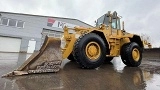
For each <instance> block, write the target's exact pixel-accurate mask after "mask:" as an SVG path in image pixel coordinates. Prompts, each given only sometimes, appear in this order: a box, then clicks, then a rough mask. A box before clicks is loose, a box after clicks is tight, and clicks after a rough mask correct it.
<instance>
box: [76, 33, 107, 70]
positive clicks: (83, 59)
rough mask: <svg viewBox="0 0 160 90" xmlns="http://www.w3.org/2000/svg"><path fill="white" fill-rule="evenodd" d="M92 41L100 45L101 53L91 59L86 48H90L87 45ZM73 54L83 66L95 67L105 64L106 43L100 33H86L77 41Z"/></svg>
mask: <svg viewBox="0 0 160 90" xmlns="http://www.w3.org/2000/svg"><path fill="white" fill-rule="evenodd" d="M91 42H94V43H96V45H97V46H98V47H99V49H98V50H99V54H98V57H97V58H95V59H91V58H90V57H89V56H88V51H87V52H86V49H88V48H87V46H88V45H89V44H90V43H91ZM94 43H93V44H94ZM96 53H97V52H96ZM73 55H74V57H75V59H76V61H77V63H78V64H79V65H80V67H81V68H87V69H94V68H97V67H99V66H100V65H102V64H103V62H104V60H105V58H106V45H105V43H104V41H103V39H102V38H101V37H100V36H99V35H97V34H95V33H89V34H84V35H82V36H80V37H79V39H78V40H77V41H76V43H75V45H74V50H73Z"/></svg>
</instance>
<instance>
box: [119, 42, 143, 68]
mask: <svg viewBox="0 0 160 90" xmlns="http://www.w3.org/2000/svg"><path fill="white" fill-rule="evenodd" d="M121 59H122V61H123V63H124V64H125V65H127V66H132V67H137V66H139V65H140V64H141V61H142V50H141V48H140V47H139V45H138V44H137V43H135V42H131V43H127V44H124V45H123V46H122V49H121Z"/></svg>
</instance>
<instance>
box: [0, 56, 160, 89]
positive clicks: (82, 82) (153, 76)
mask: <svg viewBox="0 0 160 90" xmlns="http://www.w3.org/2000/svg"><path fill="white" fill-rule="evenodd" d="M19 58H21V59H24V58H26V56H25V55H20V56H19ZM21 59H18V60H19V61H20V60H21ZM1 62H2V61H1V60H0V63H1ZM16 62H17V61H16ZM23 62H24V61H23V60H22V61H20V62H18V63H16V64H17V65H19V64H20V63H23ZM148 62H151V63H148ZM8 65H10V66H8ZM14 67H15V66H14V65H13V66H12V62H11V63H9V62H7V64H0V70H1V72H0V75H2V74H5V73H7V72H9V71H10V70H13V68H14ZM159 67H160V64H158V62H157V64H154V62H152V61H143V63H142V64H141V66H140V67H126V66H125V65H124V64H123V63H122V62H121V60H120V58H119V57H117V58H114V60H112V61H111V63H110V64H103V65H102V66H101V67H100V68H97V69H93V70H90V69H81V68H80V67H79V66H78V64H77V63H76V62H70V61H69V60H65V61H63V63H62V69H61V70H60V72H58V73H46V74H31V75H25V76H17V77H13V78H0V87H1V90H54V89H60V90H61V89H63V90H66V89H73V90H74V89H76V90H77V89H78V90H79V89H80V90H81V89H82V90H97V89H98V90H106V89H108V90H116V89H117V90H139V89H143V90H144V89H145V90H159V89H160V83H159V81H160V74H159V73H158V72H159V71H160V69H159Z"/></svg>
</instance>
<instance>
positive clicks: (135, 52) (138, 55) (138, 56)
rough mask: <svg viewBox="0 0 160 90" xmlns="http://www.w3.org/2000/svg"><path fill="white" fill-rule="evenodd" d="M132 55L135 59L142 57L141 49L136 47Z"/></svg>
mask: <svg viewBox="0 0 160 90" xmlns="http://www.w3.org/2000/svg"><path fill="white" fill-rule="evenodd" d="M132 57H133V59H134V60H135V61H138V60H139V58H140V53H139V50H138V49H137V48H134V49H133V51H132Z"/></svg>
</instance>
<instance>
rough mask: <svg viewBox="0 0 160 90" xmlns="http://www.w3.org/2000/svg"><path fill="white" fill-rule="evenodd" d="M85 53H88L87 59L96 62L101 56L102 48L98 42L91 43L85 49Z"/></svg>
mask: <svg viewBox="0 0 160 90" xmlns="http://www.w3.org/2000/svg"><path fill="white" fill-rule="evenodd" d="M85 52H86V55H87V57H88V58H89V59H90V60H92V61H96V59H97V58H98V57H99V56H100V54H101V49H100V46H99V44H98V43H97V42H90V43H88V44H87V46H86V48H85Z"/></svg>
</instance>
